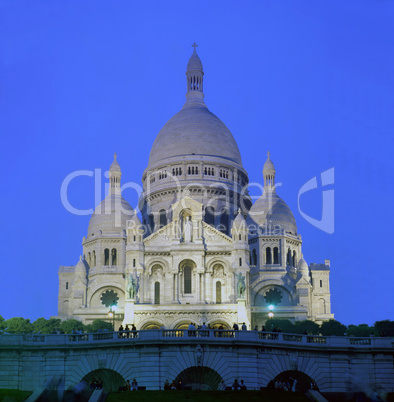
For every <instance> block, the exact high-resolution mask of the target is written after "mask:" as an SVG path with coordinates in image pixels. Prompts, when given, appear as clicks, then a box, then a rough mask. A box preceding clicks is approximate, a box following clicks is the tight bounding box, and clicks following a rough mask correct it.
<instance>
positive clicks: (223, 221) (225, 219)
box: [219, 209, 228, 234]
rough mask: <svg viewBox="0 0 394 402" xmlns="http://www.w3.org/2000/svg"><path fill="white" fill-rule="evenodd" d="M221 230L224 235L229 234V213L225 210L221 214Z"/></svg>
mask: <svg viewBox="0 0 394 402" xmlns="http://www.w3.org/2000/svg"><path fill="white" fill-rule="evenodd" d="M219 230H220V231H221V232H222V233H224V234H227V233H228V213H227V211H226V210H225V209H223V210H222V213H221V214H220V226H219Z"/></svg>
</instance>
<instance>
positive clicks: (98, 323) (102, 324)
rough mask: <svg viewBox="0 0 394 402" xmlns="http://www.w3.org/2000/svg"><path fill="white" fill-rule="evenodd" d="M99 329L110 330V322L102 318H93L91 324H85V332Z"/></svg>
mask: <svg viewBox="0 0 394 402" xmlns="http://www.w3.org/2000/svg"><path fill="white" fill-rule="evenodd" d="M99 330H108V331H112V324H111V323H110V322H107V321H103V320H94V321H93V322H92V323H91V324H88V325H86V332H97V331H99Z"/></svg>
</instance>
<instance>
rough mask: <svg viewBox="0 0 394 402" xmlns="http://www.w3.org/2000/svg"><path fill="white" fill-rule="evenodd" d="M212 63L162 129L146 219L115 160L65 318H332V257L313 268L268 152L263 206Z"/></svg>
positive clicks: (72, 280)
mask: <svg viewBox="0 0 394 402" xmlns="http://www.w3.org/2000/svg"><path fill="white" fill-rule="evenodd" d="M203 76H204V72H203V67H202V63H201V60H200V58H199V56H198V55H197V53H196V50H195V49H194V52H193V54H192V56H191V58H190V60H189V62H188V65H187V71H186V78H187V93H186V102H185V104H184V106H183V107H182V109H181V110H180V111H179V112H178V113H177V114H176V115H175V116H173V117H172V118H171V119H170V120H169V121H168V122H167V123H166V124H165V125H164V127H163V128H162V130H161V131H160V132H159V134H158V136H157V138H156V140H155V141H154V143H153V146H152V149H151V152H150V156H149V162H148V167H147V168H146V169H145V171H144V173H143V177H142V182H143V193H142V195H141V198H140V202H139V209H140V211H141V220H140V218H139V217H138V216H137V214H136V213H135V211H134V210H133V208H132V207H131V206H130V204H129V203H128V202H127V201H126V200H125V199H124V198H123V197H122V195H121V168H120V166H119V163H118V161H117V158H116V155H115V159H114V161H113V163H112V165H111V167H110V170H109V172H110V175H109V176H110V191H109V195H108V196H107V197H106V198H105V199H104V200H103V201H102V202H101V204H100V205H99V206H98V207H97V208H96V210H95V212H94V214H93V215H92V217H91V220H90V223H89V228H88V232H87V236H86V237H84V239H83V242H82V246H83V251H82V257H81V258H80V261H79V262H78V263H77V264H76V265H75V266H61V267H60V269H59V298H58V303H59V304H58V316H59V317H60V318H62V319H68V318H76V319H79V320H82V321H83V322H84V323H86V324H88V323H90V322H92V321H93V320H94V319H108V316H107V314H108V311H109V309H110V308H112V307H111V306H116V315H115V319H116V326H117V327H118V326H119V325H120V324H121V323H123V325H124V326H125V325H126V324H127V325H129V326H130V325H131V324H135V325H136V327H137V328H138V329H158V328H160V327H165V328H170V329H182V328H185V327H187V326H188V325H189V324H190V322H194V323H195V324H197V325H201V324H203V322H205V323H206V325H209V326H210V327H212V328H218V327H219V326H221V325H222V326H223V327H224V328H226V329H228V328H231V327H232V326H233V324H234V323H238V324H239V325H241V324H242V323H243V322H245V323H246V325H247V327H248V329H252V328H254V327H255V326H256V325H257V326H258V327H259V328H261V326H262V325H263V324H265V323H266V321H267V318H268V316H267V314H268V312H269V311H270V309H271V308H270V307H269V306H274V309H273V311H274V314H275V317H276V318H287V319H290V320H291V321H293V322H294V321H297V320H305V319H310V320H314V321H316V322H318V323H320V322H322V321H324V320H327V319H330V318H333V314H331V307H330V284H329V280H330V278H329V274H330V262H329V260H326V261H325V263H324V264H310V265H309V266H308V264H307V263H306V262H305V259H304V257H303V253H302V239H301V236H300V234H299V233H298V231H297V225H296V222H295V219H294V216H293V214H292V212H291V210H290V208H289V207H288V206H287V204H286V203H285V202H284V201H283V200H282V199H281V198H280V197H279V195H278V194H277V192H276V188H275V176H276V171H275V167H274V164H273V162H272V160H271V157H270V155H269V153H268V157H267V161H266V162H265V164H264V168H263V179H262V182H263V185H264V193H263V195H262V196H261V198H260V199H259V200H257V201H256V203H255V204H254V205H252V202H251V200H250V197H249V195H248V191H247V186H248V174H247V172H246V171H245V169H244V168H243V165H242V158H241V154H240V152H239V149H238V146H237V143H236V141H235V139H234V137H233V136H232V134H231V132H230V131H229V129H228V128H227V127H226V126H225V124H224V123H223V122H222V121H221V120H220V119H219V118H218V117H216V116H215V115H214V114H213V113H211V112H210V111H209V110H208V108H207V106H206V105H205V102H204V93H203Z"/></svg>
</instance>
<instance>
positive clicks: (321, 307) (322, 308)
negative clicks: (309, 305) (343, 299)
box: [319, 299, 326, 314]
mask: <svg viewBox="0 0 394 402" xmlns="http://www.w3.org/2000/svg"><path fill="white" fill-rule="evenodd" d="M319 312H320V314H326V301H325V300H324V299H319Z"/></svg>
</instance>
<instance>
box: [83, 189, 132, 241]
mask: <svg viewBox="0 0 394 402" xmlns="http://www.w3.org/2000/svg"><path fill="white" fill-rule="evenodd" d="M133 214H134V209H133V208H132V207H131V206H130V204H129V203H128V202H127V201H126V200H125V199H124V198H123V197H122V196H121V195H118V194H108V195H107V197H106V198H105V199H104V200H103V201H101V203H100V204H99V205H98V206H97V208H96V209H95V211H94V213H93V215H92V217H91V218H90V222H89V228H88V236H92V235H94V234H95V233H99V230H101V232H102V233H122V232H123V230H124V229H126V221H127V220H129V219H131V217H132V216H133Z"/></svg>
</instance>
